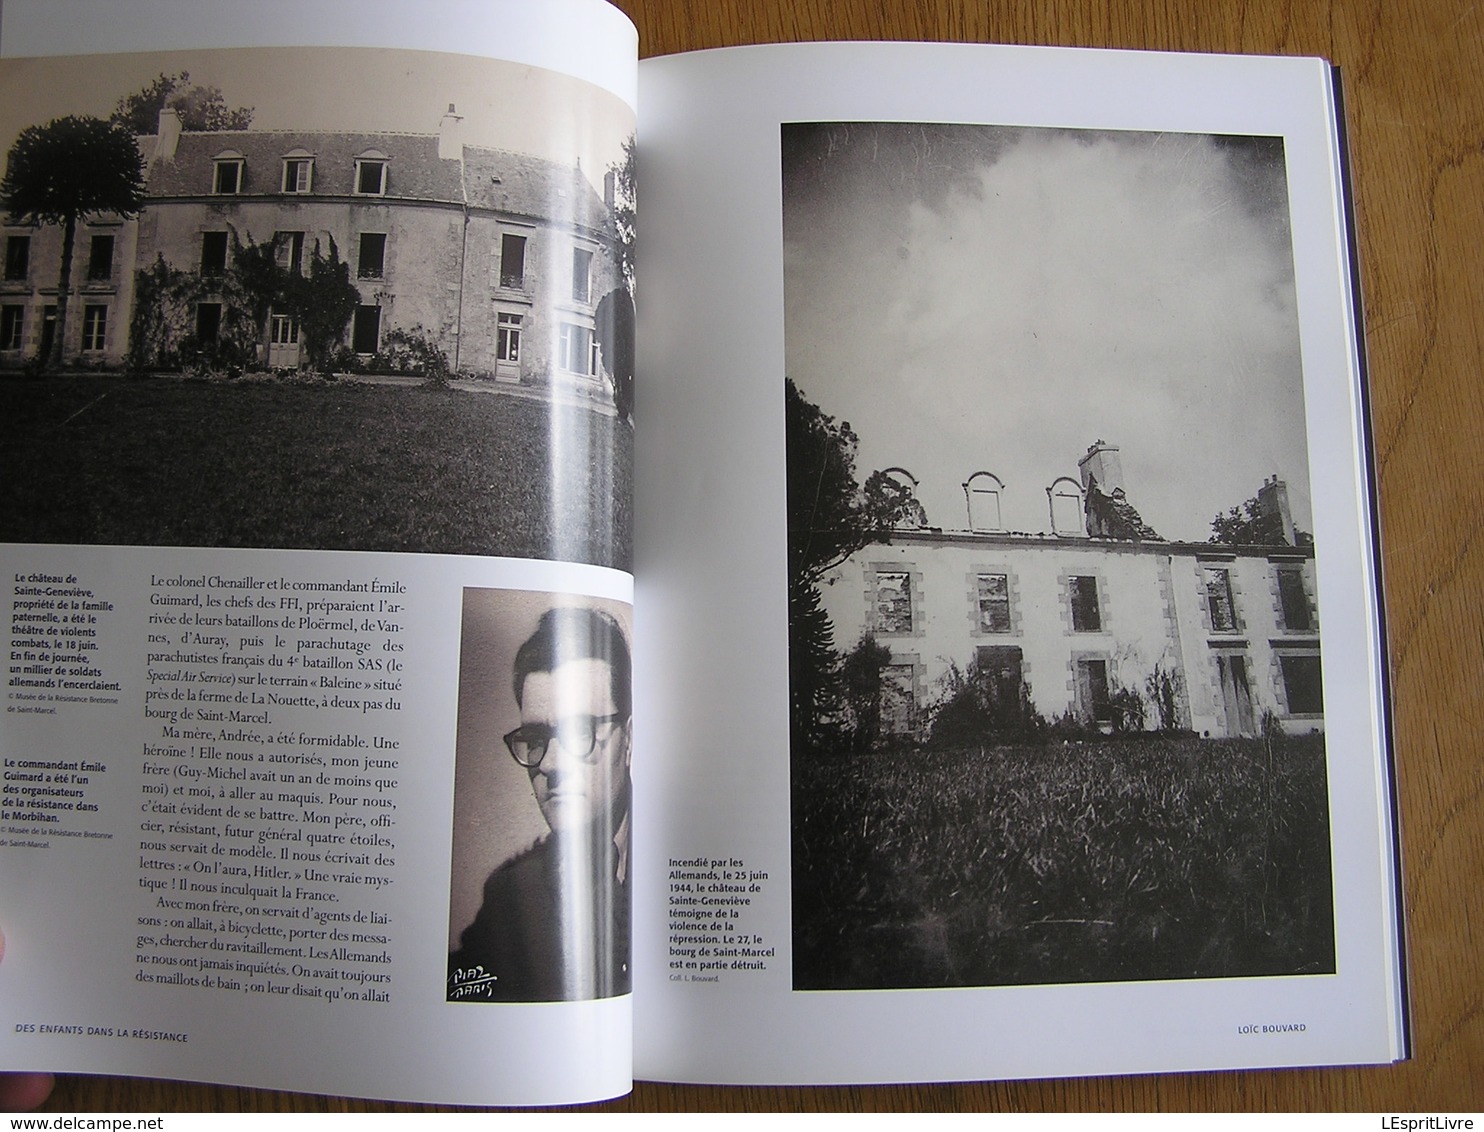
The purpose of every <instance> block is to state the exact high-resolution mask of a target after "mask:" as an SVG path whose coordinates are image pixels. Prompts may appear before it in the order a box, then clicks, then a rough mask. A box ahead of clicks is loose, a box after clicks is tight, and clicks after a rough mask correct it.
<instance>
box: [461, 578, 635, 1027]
mask: <svg viewBox="0 0 1484 1132" xmlns="http://www.w3.org/2000/svg"><path fill="white" fill-rule="evenodd" d="M631 616H632V610H631V608H630V607H629V606H627V605H625V604H623V603H620V602H615V601H606V600H598V599H579V598H571V597H562V596H560V595H556V594H549V593H541V592H530V591H525V590H499V589H473V588H471V589H466V590H465V591H464V612H463V631H462V637H461V642H462V643H461V648H460V656H459V708H458V740H457V761H456V771H455V781H454V830H453V868H452V883H451V888H450V901H449V957H448V1001H449V1002H571V1001H587V1000H593V999H603V998H613V997H615V996H618V995H624V994H628V993H629V991H630V988H631V985H632V982H631V976H630V971H629V948H630V908H631V903H632V898H631V892H630V883H629V881H630V877H631V875H632V870H631V868H630V839H631V836H632V830H631V821H630V798H631V794H632V790H631V784H630V767H631V763H632V760H633V723H632V703H633V700H632V663H631V659H630V658H631V649H630V628H629V626H630V621H631Z"/></svg>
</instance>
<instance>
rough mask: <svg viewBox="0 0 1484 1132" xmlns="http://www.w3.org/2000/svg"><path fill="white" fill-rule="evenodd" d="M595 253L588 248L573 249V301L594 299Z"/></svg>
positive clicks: (584, 301) (583, 301)
mask: <svg viewBox="0 0 1484 1132" xmlns="http://www.w3.org/2000/svg"><path fill="white" fill-rule="evenodd" d="M592 275H593V253H592V252H590V251H588V250H587V249H586V248H573V249H572V301H573V302H574V303H586V302H591V301H592Z"/></svg>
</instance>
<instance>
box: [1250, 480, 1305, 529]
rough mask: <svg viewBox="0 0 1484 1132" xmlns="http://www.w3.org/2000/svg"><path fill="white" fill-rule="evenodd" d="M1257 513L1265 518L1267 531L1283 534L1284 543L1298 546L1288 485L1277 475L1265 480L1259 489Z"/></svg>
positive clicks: (1264, 525) (1264, 524)
mask: <svg viewBox="0 0 1484 1132" xmlns="http://www.w3.org/2000/svg"><path fill="white" fill-rule="evenodd" d="M1257 513H1258V514H1259V515H1260V516H1261V517H1262V518H1263V520H1264V522H1263V527H1264V529H1265V530H1271V531H1272V532H1273V533H1274V534H1277V533H1278V532H1279V531H1280V530H1281V531H1282V532H1283V541H1284V542H1285V543H1287V544H1288V545H1289V546H1296V545H1298V544H1297V540H1296V538H1295V536H1294V533H1293V512H1292V511H1291V510H1289V507H1288V485H1287V484H1286V483H1284V482H1283V481H1282V480H1280V479H1279V478H1278V476H1277V474H1276V473H1275V474H1274V475H1273V478H1272V479H1270V480H1263V481H1262V487H1260V488H1258V489H1257Z"/></svg>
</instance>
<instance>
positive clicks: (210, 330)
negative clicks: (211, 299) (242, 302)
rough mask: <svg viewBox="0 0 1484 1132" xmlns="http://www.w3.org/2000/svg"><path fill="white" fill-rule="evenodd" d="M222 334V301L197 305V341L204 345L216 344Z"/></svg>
mask: <svg viewBox="0 0 1484 1132" xmlns="http://www.w3.org/2000/svg"><path fill="white" fill-rule="evenodd" d="M221 334H222V305H221V303H198V304H197V305H196V341H197V342H199V343H200V344H201V345H203V346H210V345H213V344H215V342H216V341H217V339H219V338H220V337H221Z"/></svg>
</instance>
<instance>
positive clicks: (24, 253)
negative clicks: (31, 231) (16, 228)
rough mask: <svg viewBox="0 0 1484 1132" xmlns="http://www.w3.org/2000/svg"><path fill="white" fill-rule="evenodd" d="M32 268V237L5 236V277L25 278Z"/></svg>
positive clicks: (13, 278) (12, 279)
mask: <svg viewBox="0 0 1484 1132" xmlns="http://www.w3.org/2000/svg"><path fill="white" fill-rule="evenodd" d="M30 270H31V237H30V236H7V237H6V238H5V278H6V279H9V280H11V281H15V280H21V279H25V278H26V276H27V275H28V274H29V273H30Z"/></svg>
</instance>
